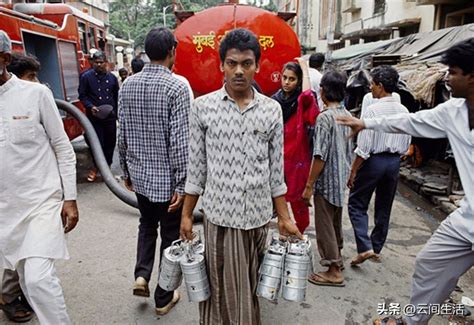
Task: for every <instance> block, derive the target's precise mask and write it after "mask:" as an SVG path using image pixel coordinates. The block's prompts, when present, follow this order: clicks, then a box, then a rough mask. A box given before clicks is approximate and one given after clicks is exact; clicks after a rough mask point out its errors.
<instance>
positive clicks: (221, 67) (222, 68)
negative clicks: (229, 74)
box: [219, 63, 224, 72]
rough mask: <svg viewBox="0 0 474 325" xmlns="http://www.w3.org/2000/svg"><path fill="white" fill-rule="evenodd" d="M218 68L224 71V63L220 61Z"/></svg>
mask: <svg viewBox="0 0 474 325" xmlns="http://www.w3.org/2000/svg"><path fill="white" fill-rule="evenodd" d="M219 68H220V69H221V72H224V63H221V64H220V65H219Z"/></svg>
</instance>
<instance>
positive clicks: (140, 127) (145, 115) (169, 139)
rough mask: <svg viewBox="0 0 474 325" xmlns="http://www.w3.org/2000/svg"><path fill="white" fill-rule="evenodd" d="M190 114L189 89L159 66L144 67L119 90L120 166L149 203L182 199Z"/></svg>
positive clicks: (136, 190)
mask: <svg viewBox="0 0 474 325" xmlns="http://www.w3.org/2000/svg"><path fill="white" fill-rule="evenodd" d="M189 111H190V101H189V90H188V88H187V87H186V85H185V84H184V83H183V82H181V81H179V80H177V79H176V78H174V77H173V76H172V75H171V72H170V71H169V70H168V69H167V68H165V67H163V66H161V65H156V64H147V65H146V66H145V68H144V69H143V71H142V72H140V73H137V74H135V75H132V76H131V77H129V78H127V79H126V80H125V82H124V84H123V85H122V88H121V89H120V92H119V135H118V146H119V155H120V165H121V167H122V170H123V173H124V176H125V177H126V178H130V179H131V181H132V184H133V187H134V190H135V192H136V193H139V194H141V195H143V196H145V197H147V198H148V199H149V200H150V201H151V202H167V201H169V200H170V199H171V196H172V195H173V193H174V192H177V193H179V194H184V185H185V181H186V167H187V160H188V141H189V130H188V115H189Z"/></svg>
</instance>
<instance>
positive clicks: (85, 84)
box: [79, 51, 119, 182]
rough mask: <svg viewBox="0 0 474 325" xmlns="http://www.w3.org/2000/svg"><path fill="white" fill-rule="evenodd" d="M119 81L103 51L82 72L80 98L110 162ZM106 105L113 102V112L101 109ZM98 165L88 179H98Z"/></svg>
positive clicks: (115, 127)
mask: <svg viewBox="0 0 474 325" xmlns="http://www.w3.org/2000/svg"><path fill="white" fill-rule="evenodd" d="M118 90H119V84H118V80H117V78H116V77H115V76H114V75H113V74H112V73H110V72H108V71H107V58H106V56H105V54H104V53H103V52H101V51H97V52H95V53H94V54H93V55H92V69H89V70H87V71H86V72H84V73H83V74H82V75H81V79H80V82H79V99H80V100H81V102H82V104H83V105H84V107H85V108H86V114H87V117H88V118H89V120H90V121H91V123H92V125H93V127H94V129H95V132H96V133H97V137H98V138H99V141H100V144H101V147H102V150H103V151H104V155H105V159H106V160H107V163H108V164H109V166H110V165H111V164H112V157H113V154H114V149H115V142H116V132H117V125H116V119H117V100H118ZM104 105H110V106H112V108H113V110H112V111H111V112H110V113H109V114H104V113H103V112H100V111H101V110H104V109H106V107H105V106H104ZM96 177H97V168H96V167H95V166H94V167H93V168H92V169H91V171H90V173H89V176H88V177H87V180H88V181H89V182H93V181H95V179H96Z"/></svg>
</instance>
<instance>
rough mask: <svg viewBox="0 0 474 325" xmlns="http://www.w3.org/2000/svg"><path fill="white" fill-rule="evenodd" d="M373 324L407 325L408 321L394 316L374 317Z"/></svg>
mask: <svg viewBox="0 0 474 325" xmlns="http://www.w3.org/2000/svg"><path fill="white" fill-rule="evenodd" d="M373 324H374V325H406V324H407V322H406V321H405V320H404V319H403V318H401V317H398V318H395V317H393V316H388V317H384V318H377V319H374V322H373Z"/></svg>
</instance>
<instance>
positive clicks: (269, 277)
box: [257, 233, 287, 301]
mask: <svg viewBox="0 0 474 325" xmlns="http://www.w3.org/2000/svg"><path fill="white" fill-rule="evenodd" d="M286 246H287V243H286V241H284V240H281V239H280V236H279V235H278V234H277V233H273V234H272V239H271V241H270V245H269V246H268V249H267V252H266V253H265V256H264V258H263V261H262V264H261V265H260V269H259V270H258V285H257V296H259V297H262V298H265V299H268V300H271V301H277V300H278V295H279V293H280V286H281V278H282V274H283V265H284V261H285V252H286Z"/></svg>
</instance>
